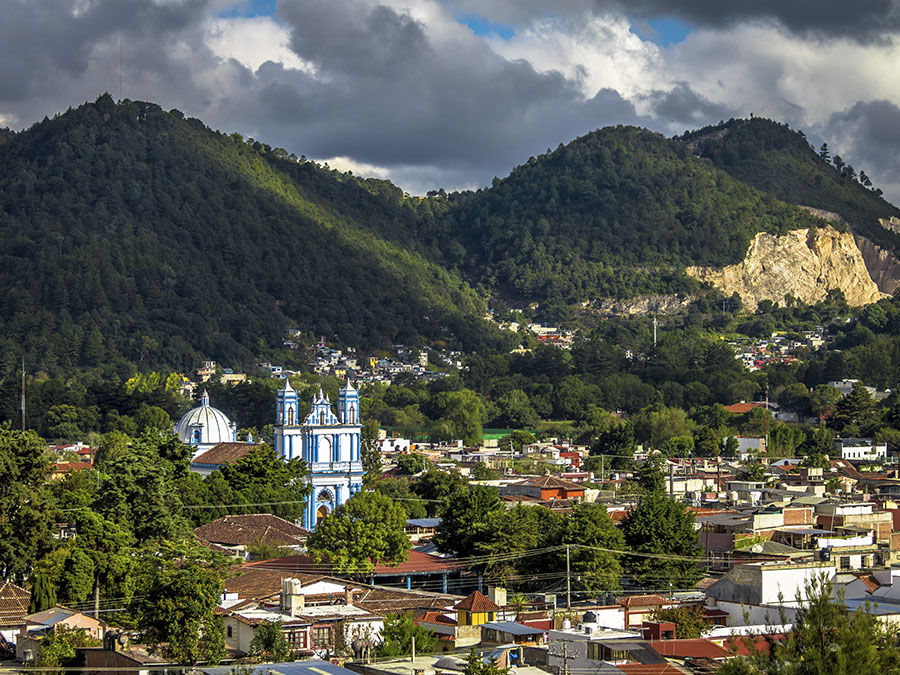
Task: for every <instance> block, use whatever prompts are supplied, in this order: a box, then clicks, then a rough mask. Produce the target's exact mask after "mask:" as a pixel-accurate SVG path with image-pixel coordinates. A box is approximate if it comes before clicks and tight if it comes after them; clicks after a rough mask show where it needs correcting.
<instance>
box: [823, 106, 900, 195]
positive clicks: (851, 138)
mask: <svg viewBox="0 0 900 675" xmlns="http://www.w3.org/2000/svg"><path fill="white" fill-rule="evenodd" d="M822 137H823V138H825V140H827V141H828V142H829V145H831V146H832V150H834V149H835V148H836V147H841V148H847V150H845V151H844V152H843V153H839V154H843V155H844V157H843V159H844V160H846V161H849V162H850V163H852V164H853V165H854V167H855V168H856V170H857V171H859V170H860V169H862V170H863V171H865V172H866V173H867V174H869V175H870V176H871V177H872V178H873V179H875V180H876V183H878V182H879V181H878V180H877V179H878V178H881V179H882V180H884V181H889V182H891V183H896V182H897V175H898V173H900V108H898V107H897V106H896V105H895V104H894V103H891V102H890V101H884V100H876V101H859V102H857V103H855V104H853V105H852V106H850V107H849V108H847V109H846V110H843V111H841V112H839V113H834V114H833V115H831V117H830V118H829V120H828V123H827V124H826V125H825V127H824V128H823V130H822ZM835 142H837V143H839V144H840V145H839V146H837V145H836V144H835Z"/></svg>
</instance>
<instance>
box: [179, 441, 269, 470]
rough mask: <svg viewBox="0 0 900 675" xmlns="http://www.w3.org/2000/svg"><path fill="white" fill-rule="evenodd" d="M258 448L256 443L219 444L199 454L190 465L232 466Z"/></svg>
mask: <svg viewBox="0 0 900 675" xmlns="http://www.w3.org/2000/svg"><path fill="white" fill-rule="evenodd" d="M256 447H259V446H258V445H257V444H256V443H219V444H217V445H214V446H212V447H211V448H210V449H209V450H207V451H206V452H204V453H201V454H199V455H197V456H196V457H194V459H192V460H191V464H206V465H212V466H223V465H225V464H234V463H235V462H237V461H239V460H241V459H243V458H244V457H245V456H246V455H247V453H248V452H250V451H251V450H252V449H253V448H256Z"/></svg>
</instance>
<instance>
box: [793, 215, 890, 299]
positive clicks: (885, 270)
mask: <svg viewBox="0 0 900 675" xmlns="http://www.w3.org/2000/svg"><path fill="white" fill-rule="evenodd" d="M800 208H801V209H806V210H807V211H809V212H810V213H812V214H813V215H814V216H818V217H819V218H822V219H823V220H826V221H828V222H829V223H831V224H832V225H835V226H836V227H837V228H838V229H840V230H842V231H843V230H845V229H846V230H850V229H852V228H851V227H850V223H848V222H847V220H846V219H845V218H844V217H843V216H841V215H840V214H838V213H835V212H834V211H825V210H824V209H816V208H813V207H812V206H801V207H800ZM878 222H879V224H880V225H881V226H882V227H883V228H884V229H886V230H890V231H891V232H895V233H897V234H900V218H895V217H894V216H891V217H890V218H879V219H878ZM853 238H854V239H855V240H856V246H857V248H858V249H859V251H860V253H862V257H863V261H865V263H866V269H867V270H869V277H871V279H872V281H874V282H875V284H876V285H877V286H878V290H879V291H881V292H882V293H887V294H888V295H893V294H894V290H895V289H896V288H897V286H898V285H900V260H897V257H896V256H895V255H894V254H893V253H892V252H891V251H889V250H887V249H884V248H881V247H880V246H878V244H875V243H874V242H872V241H870V240H869V239H866V238H865V237H863V236H862V235H859V234H856V233H855V232H854V233H853Z"/></svg>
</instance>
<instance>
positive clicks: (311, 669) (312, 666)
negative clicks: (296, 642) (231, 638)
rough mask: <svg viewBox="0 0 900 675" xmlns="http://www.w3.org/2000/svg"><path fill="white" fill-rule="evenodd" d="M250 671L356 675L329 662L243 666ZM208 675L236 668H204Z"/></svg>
mask: <svg viewBox="0 0 900 675" xmlns="http://www.w3.org/2000/svg"><path fill="white" fill-rule="evenodd" d="M242 667H243V668H247V669H249V671H250V672H252V674H253V675H266V674H267V673H269V672H272V671H275V672H278V673H281V675H322V674H323V672H324V673H326V674H327V675H356V673H354V672H353V671H352V670H348V669H347V668H342V667H341V666H336V665H334V664H333V663H331V662H329V661H321V660H314V661H292V662H290V663H262V664H259V665H255V666H242ZM202 671H203V672H204V673H206V675H231V674H232V673H233V672H234V668H233V667H231V666H219V667H216V668H203V669H202Z"/></svg>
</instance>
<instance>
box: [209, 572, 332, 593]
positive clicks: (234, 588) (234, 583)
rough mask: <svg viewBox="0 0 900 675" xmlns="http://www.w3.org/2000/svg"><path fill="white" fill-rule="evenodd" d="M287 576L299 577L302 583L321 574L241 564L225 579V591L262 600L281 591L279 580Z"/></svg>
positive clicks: (313, 579)
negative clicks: (235, 571) (289, 571)
mask: <svg viewBox="0 0 900 675" xmlns="http://www.w3.org/2000/svg"><path fill="white" fill-rule="evenodd" d="M289 576H291V577H294V578H297V579H300V582H301V583H303V584H311V583H313V582H314V581H318V580H319V579H321V578H322V575H321V574H296V573H290V574H288V573H285V572H279V571H272V570H265V569H255V568H252V567H248V566H247V565H243V566H242V567H241V570H240V572H239V573H238V574H237V575H236V576H233V577H229V578H228V579H226V580H225V592H226V593H237V596H238V597H239V598H247V599H251V600H262V599H264V598H268V597H271V596H273V595H278V594H279V593H281V580H282V579H285V578H287V577H289Z"/></svg>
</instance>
